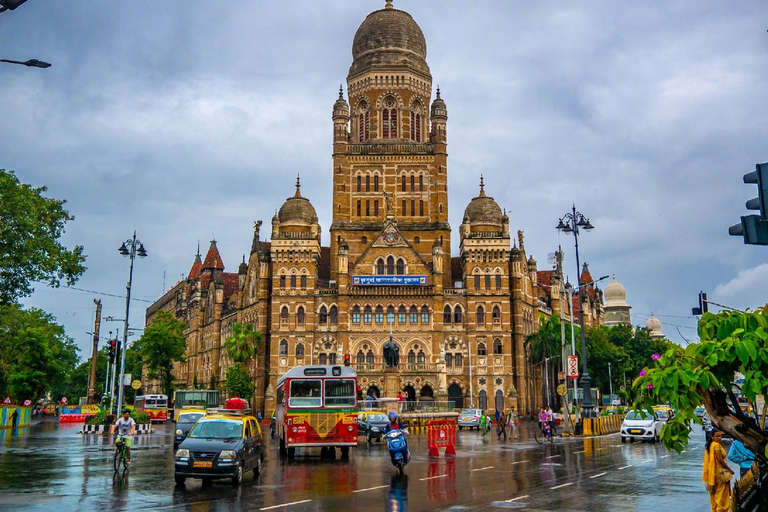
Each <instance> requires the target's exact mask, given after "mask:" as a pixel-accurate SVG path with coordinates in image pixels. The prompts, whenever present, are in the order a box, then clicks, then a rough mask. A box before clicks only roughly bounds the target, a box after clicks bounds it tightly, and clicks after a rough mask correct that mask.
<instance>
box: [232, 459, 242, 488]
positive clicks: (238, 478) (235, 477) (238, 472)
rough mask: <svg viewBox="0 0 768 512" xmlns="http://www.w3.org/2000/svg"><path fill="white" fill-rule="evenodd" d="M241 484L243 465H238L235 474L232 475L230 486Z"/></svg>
mask: <svg viewBox="0 0 768 512" xmlns="http://www.w3.org/2000/svg"><path fill="white" fill-rule="evenodd" d="M241 483H243V465H242V464H238V465H237V468H235V474H234V475H232V485H240V484H241Z"/></svg>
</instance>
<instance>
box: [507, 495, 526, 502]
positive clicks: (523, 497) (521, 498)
mask: <svg viewBox="0 0 768 512" xmlns="http://www.w3.org/2000/svg"><path fill="white" fill-rule="evenodd" d="M525 498H530V496H529V495H527V494H526V495H525V496H518V497H517V498H512V499H511V500H504V503H512V502H513V501H517V500H524V499H525Z"/></svg>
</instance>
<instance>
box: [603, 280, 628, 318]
mask: <svg viewBox="0 0 768 512" xmlns="http://www.w3.org/2000/svg"><path fill="white" fill-rule="evenodd" d="M603 309H604V310H605V321H604V323H605V325H607V326H608V327H613V326H616V325H622V324H624V325H632V321H631V320H630V317H629V310H630V309H632V306H630V305H629V304H627V290H626V289H625V288H624V287H623V286H622V285H621V283H619V282H618V281H616V276H613V281H611V282H610V283H608V286H606V287H605V306H604V308H603Z"/></svg>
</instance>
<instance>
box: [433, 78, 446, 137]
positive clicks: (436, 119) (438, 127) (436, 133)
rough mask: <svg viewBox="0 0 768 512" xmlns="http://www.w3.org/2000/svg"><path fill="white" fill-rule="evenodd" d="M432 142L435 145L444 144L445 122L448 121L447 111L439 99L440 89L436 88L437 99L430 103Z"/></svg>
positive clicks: (443, 102)
mask: <svg viewBox="0 0 768 512" xmlns="http://www.w3.org/2000/svg"><path fill="white" fill-rule="evenodd" d="M431 117H432V132H431V137H432V142H433V143H435V144H438V143H440V144H445V143H446V142H447V134H446V131H445V125H446V121H448V109H447V108H446V107H445V101H443V99H442V98H441V97H440V87H439V86H438V88H437V97H436V98H435V100H434V101H433V102H432V112H431Z"/></svg>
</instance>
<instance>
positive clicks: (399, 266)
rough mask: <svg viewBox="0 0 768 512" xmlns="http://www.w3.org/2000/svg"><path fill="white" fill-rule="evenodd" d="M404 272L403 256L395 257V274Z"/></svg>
mask: <svg viewBox="0 0 768 512" xmlns="http://www.w3.org/2000/svg"><path fill="white" fill-rule="evenodd" d="M403 274H405V260H404V259H403V258H398V259H397V275H399V276H402V275H403Z"/></svg>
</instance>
